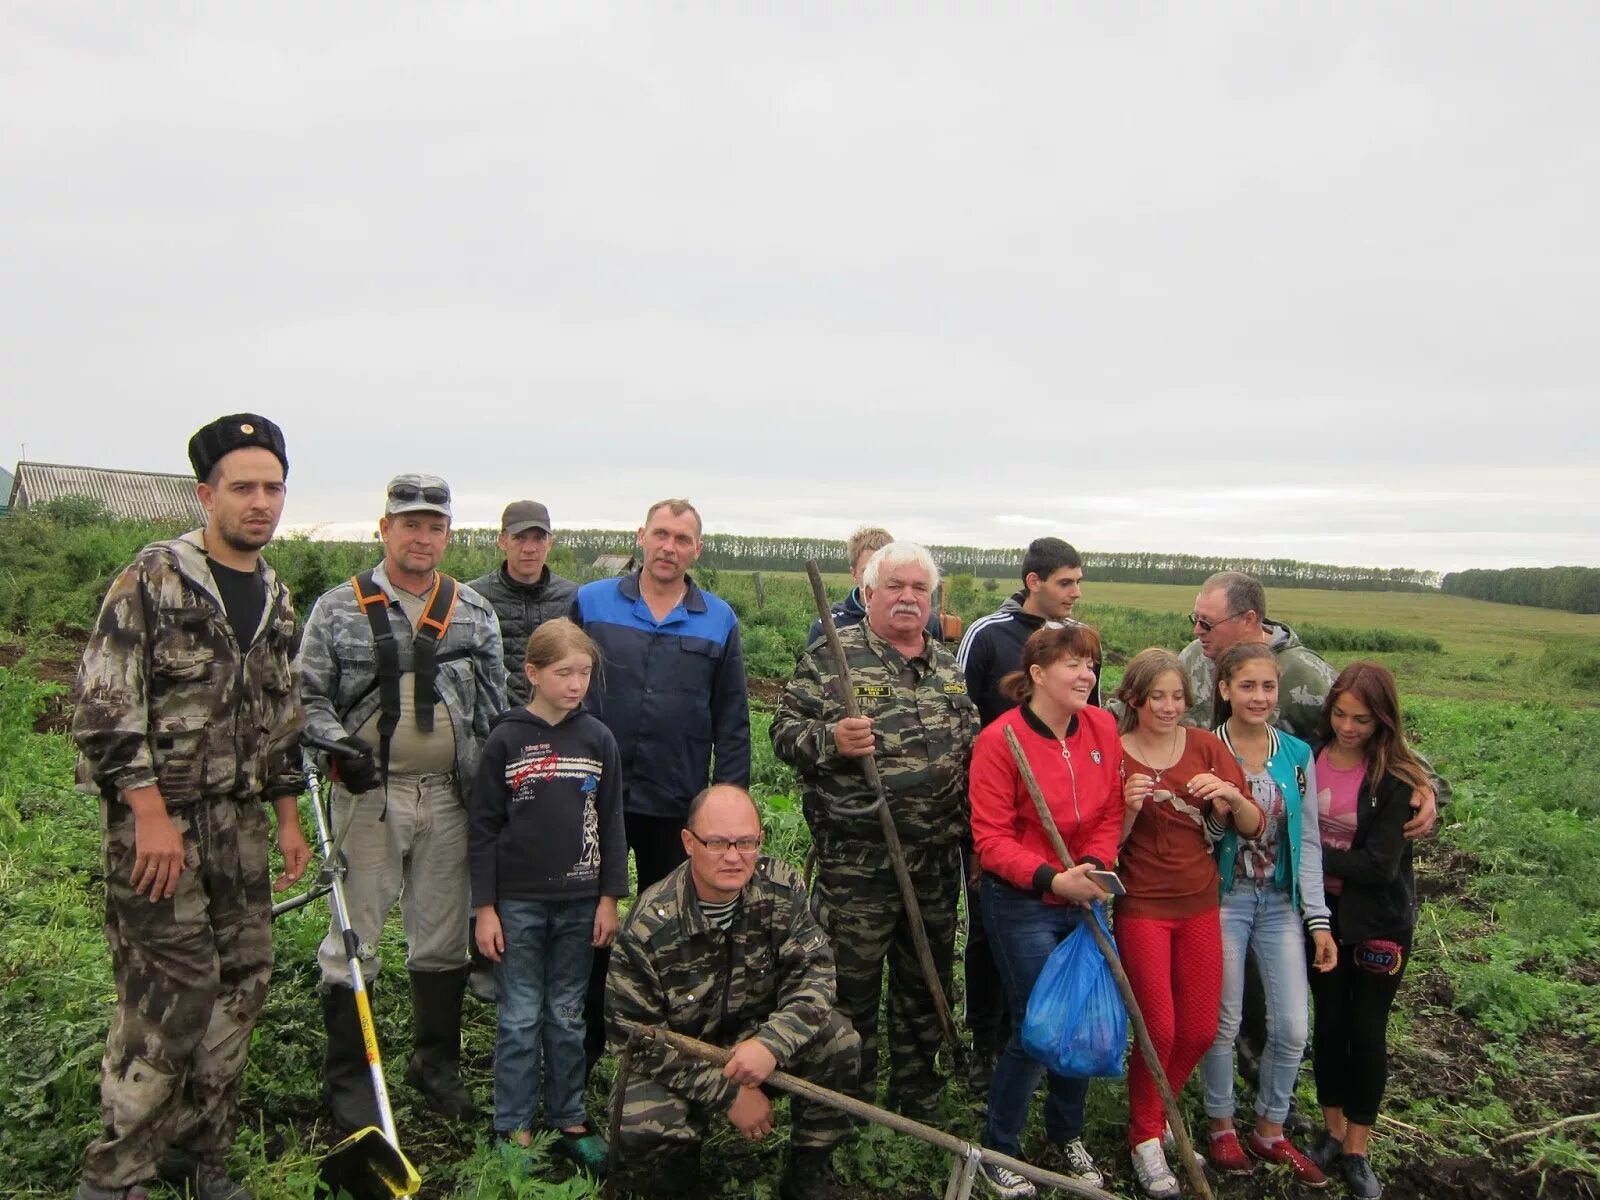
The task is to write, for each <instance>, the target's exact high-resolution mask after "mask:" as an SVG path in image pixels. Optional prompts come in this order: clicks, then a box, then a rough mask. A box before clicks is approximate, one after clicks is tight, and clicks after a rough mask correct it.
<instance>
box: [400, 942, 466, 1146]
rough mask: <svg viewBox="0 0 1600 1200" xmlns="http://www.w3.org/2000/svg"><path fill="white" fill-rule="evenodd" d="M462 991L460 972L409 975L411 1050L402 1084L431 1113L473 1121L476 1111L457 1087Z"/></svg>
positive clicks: (460, 1085) (459, 1085) (463, 979)
mask: <svg viewBox="0 0 1600 1200" xmlns="http://www.w3.org/2000/svg"><path fill="white" fill-rule="evenodd" d="M466 990H467V968H466V967H461V968H460V969H458V970H455V971H413V972H411V1006H412V1007H411V1027H412V1031H413V1035H414V1037H413V1040H414V1043H415V1050H414V1051H413V1053H412V1055H411V1061H410V1062H409V1063H407V1064H406V1082H407V1083H409V1084H410V1085H411V1086H412V1087H414V1088H416V1089H417V1091H419V1092H421V1093H422V1099H423V1101H424V1102H425V1103H426V1104H427V1106H428V1107H429V1108H431V1109H433V1111H434V1112H436V1113H438V1114H439V1115H440V1116H445V1117H452V1118H455V1119H456V1120H470V1119H471V1118H473V1117H476V1116H478V1106H477V1105H476V1104H475V1103H473V1100H472V1094H471V1093H470V1092H468V1091H467V1089H466V1086H465V1085H464V1084H463V1083H462V1082H461V998H462V996H463V995H465V994H466Z"/></svg>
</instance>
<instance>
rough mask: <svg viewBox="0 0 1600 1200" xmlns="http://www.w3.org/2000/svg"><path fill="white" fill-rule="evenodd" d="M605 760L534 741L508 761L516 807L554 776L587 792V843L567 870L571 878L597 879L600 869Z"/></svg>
mask: <svg viewBox="0 0 1600 1200" xmlns="http://www.w3.org/2000/svg"><path fill="white" fill-rule="evenodd" d="M600 771H601V763H600V760H599V759H598V758H584V757H581V756H577V755H568V756H567V757H565V758H563V757H562V756H561V755H559V754H557V753H556V752H555V750H554V749H553V748H552V747H551V745H550V743H549V742H530V743H529V744H528V745H526V746H524V747H523V748H522V750H521V752H520V753H518V754H517V756H516V757H515V758H513V759H510V760H509V761H508V762H507V763H506V791H507V793H508V796H509V800H510V804H509V805H508V807H509V808H510V809H512V810H515V809H516V807H517V806H518V805H519V804H521V803H522V802H523V801H525V800H532V799H534V797H535V795H536V793H537V790H538V785H539V784H540V783H542V782H544V781H547V780H551V779H575V780H578V781H580V782H579V783H578V790H579V791H580V792H582V793H583V842H582V845H581V846H580V848H579V850H578V857H577V860H576V861H575V862H574V863H573V864H572V868H571V870H569V871H568V872H567V878H569V879H593V878H594V877H595V876H596V875H597V874H598V873H599V870H600V809H599V808H598V807H597V806H596V803H595V800H596V798H597V796H598V794H599V791H600Z"/></svg>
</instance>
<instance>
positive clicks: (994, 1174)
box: [978, 1162, 1038, 1200]
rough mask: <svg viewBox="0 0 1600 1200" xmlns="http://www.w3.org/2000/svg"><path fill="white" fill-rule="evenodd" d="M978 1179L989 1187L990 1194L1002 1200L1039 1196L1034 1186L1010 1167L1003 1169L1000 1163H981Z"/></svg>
mask: <svg viewBox="0 0 1600 1200" xmlns="http://www.w3.org/2000/svg"><path fill="white" fill-rule="evenodd" d="M978 1178H979V1179H981V1180H983V1182H984V1183H986V1184H987V1185H988V1187H989V1191H990V1192H992V1193H993V1194H994V1195H996V1196H999V1197H1001V1200H1023V1198H1024V1197H1027V1196H1034V1195H1037V1194H1038V1193H1037V1191H1036V1190H1035V1188H1034V1186H1033V1184H1031V1183H1029V1182H1028V1181H1027V1180H1026V1179H1024V1178H1023V1177H1022V1176H1021V1175H1018V1174H1017V1173H1016V1172H1015V1171H1013V1170H1012V1169H1011V1168H1010V1167H1002V1166H1000V1165H999V1164H998V1163H992V1162H985V1163H980V1164H979V1165H978Z"/></svg>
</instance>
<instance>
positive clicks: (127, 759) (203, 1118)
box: [72, 532, 305, 1188]
mask: <svg viewBox="0 0 1600 1200" xmlns="http://www.w3.org/2000/svg"><path fill="white" fill-rule="evenodd" d="M260 570H261V571H262V573H263V575H264V577H265V580H266V587H267V602H266V607H265V609H264V611H263V615H262V619H261V624H260V625H259V626H258V627H257V630H256V635H255V638H254V640H253V641H252V642H251V644H250V646H249V647H248V649H246V650H243V651H241V648H240V646H239V644H238V641H237V640H236V638H235V636H234V633H233V629H232V627H231V626H230V625H229V623H228V618H227V614H226V611H225V609H224V607H223V603H222V598H221V595H220V594H219V593H218V591H217V587H216V584H215V582H214V581H213V579H212V575H211V571H210V569H209V568H208V567H207V565H206V556H205V543H204V540H203V539H202V536H201V534H200V533H198V532H195V533H190V534H186V535H185V536H184V537H182V538H179V539H177V540H174V541H170V542H157V543H155V544H154V545H152V546H148V547H146V548H145V549H144V550H143V551H142V552H141V553H140V555H139V557H138V558H137V559H135V560H134V562H133V564H132V565H131V566H129V567H128V568H127V569H126V570H125V571H123V572H122V574H121V575H119V576H118V577H117V579H116V581H115V582H114V583H113V584H112V585H111V590H110V591H109V592H108V593H107V594H106V599H105V603H104V605H103V606H102V607H101V610H100V617H99V620H98V622H97V623H96V625H95V630H94V633H93V635H92V636H91V638H90V640H89V645H88V647H87V648H86V650H85V651H84V656H83V664H82V666H81V668H80V669H79V674H78V687H77V693H76V703H77V707H76V711H75V713H74V716H73V722H72V732H73V736H74V737H75V738H76V739H77V743H78V748H79V750H80V752H81V757H80V759H79V767H78V778H79V783H80V785H81V786H82V787H84V788H85V790H88V791H93V792H95V793H97V794H99V796H100V797H101V803H100V813H101V849H102V855H103V859H104V865H105V879H106V937H107V939H108V940H109V941H110V943H111V960H112V969H113V971H114V973H115V976H116V983H117V1008H116V1013H115V1016H114V1017H113V1019H112V1023H111V1033H110V1036H109V1037H108V1038H107V1040H106V1051H105V1058H104V1059H103V1060H102V1063H101V1082H100V1102H101V1116H102V1120H103V1122H104V1131H103V1133H102V1135H101V1137H100V1138H99V1139H98V1140H96V1141H95V1142H94V1143H93V1144H91V1145H90V1147H89V1149H88V1151H87V1153H86V1155H85V1160H84V1174H85V1177H86V1178H87V1179H89V1180H91V1181H92V1182H94V1183H96V1184H98V1185H100V1186H102V1187H109V1188H114V1187H121V1186H125V1185H128V1184H132V1183H136V1182H139V1181H141V1180H144V1179H148V1178H151V1177H152V1176H154V1174H155V1169H156V1163H157V1160H158V1158H159V1156H160V1155H161V1154H162V1153H163V1152H164V1151H165V1150H166V1149H168V1148H169V1147H178V1148H182V1149H185V1150H188V1151H190V1152H192V1153H195V1154H197V1155H199V1156H201V1157H204V1158H208V1159H219V1158H220V1156H221V1155H222V1153H223V1152H224V1151H225V1150H226V1149H227V1148H228V1146H229V1145H230V1144H231V1143H232V1141H233V1132H234V1124H235V1118H236V1114H237V1107H238V1096H239V1081H240V1077H241V1075H242V1073H243V1071H244V1065H245V1056H246V1054H247V1052H248V1049H249V1044H250V1034H251V1031H252V1030H253V1029H254V1027H255V1022H256V1017H257V1016H258V1015H259V1013H260V1011H261V1005H262V1003H263V1002H264V1001H265V999H266V995H267V981H268V978H269V977H270V975H271V973H272V929H271V882H270V878H269V873H268V860H267V854H268V839H269V832H270V822H269V821H268V818H267V815H266V812H265V809H264V804H263V802H264V801H269V800H272V799H275V798H276V797H279V796H292V795H298V794H299V793H300V791H301V790H302V789H303V787H304V784H305V780H304V776H303V775H302V774H301V767H300V755H299V750H298V747H297V735H298V732H299V727H300V723H301V719H302V712H301V708H300V699H299V694H298V689H297V688H296V686H295V682H294V675H293V672H292V670H291V662H292V660H293V657H294V652H295V647H296V635H295V619H294V609H293V608H292V607H291V605H290V602H289V593H288V589H287V588H285V587H284V586H283V585H282V584H280V583H279V582H278V581H277V579H276V577H275V576H274V575H273V573H272V570H271V568H269V567H267V566H266V565H265V564H264V563H263V564H262V565H261V568H260ZM150 786H155V787H157V788H158V789H159V790H160V792H161V796H162V799H163V800H164V801H165V802H166V806H167V810H168V812H169V814H170V815H171V817H172V819H173V822H174V824H176V826H177V827H178V830H179V831H180V832H181V834H182V835H183V841H184V870H183V873H182V874H181V875H180V876H179V877H178V883H177V890H176V891H175V892H174V893H173V895H172V896H171V897H170V898H169V899H166V900H162V901H159V902H157V903H154V904H152V903H151V902H150V898H149V897H148V896H136V895H134V894H133V884H132V881H131V879H130V873H131V871H132V867H133V863H134V859H135V857H136V851H135V846H134V819H133V811H132V810H131V809H130V808H129V807H128V806H127V805H126V804H125V803H124V802H123V800H122V798H121V794H122V793H123V792H125V791H128V790H131V789H137V788H144V787H150Z"/></svg>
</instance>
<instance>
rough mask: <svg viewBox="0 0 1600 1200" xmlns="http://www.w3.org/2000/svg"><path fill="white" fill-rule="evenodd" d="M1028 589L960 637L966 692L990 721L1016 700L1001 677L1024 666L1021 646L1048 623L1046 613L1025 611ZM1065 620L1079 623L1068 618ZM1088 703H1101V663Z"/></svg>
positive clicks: (959, 655)
mask: <svg viewBox="0 0 1600 1200" xmlns="http://www.w3.org/2000/svg"><path fill="white" fill-rule="evenodd" d="M1027 596H1028V593H1027V592H1026V591H1021V592H1015V593H1013V594H1012V596H1011V598H1010V599H1008V600H1007V601H1006V602H1005V603H1004V604H1002V605H1001V606H1000V607H999V609H998V610H996V611H995V612H992V613H990V614H989V615H988V616H986V617H979V618H978V619H977V620H976V621H974V622H973V623H972V624H971V625H970V626H968V627H967V632H966V633H965V634H964V635H963V636H962V638H961V646H960V648H958V649H957V650H956V662H957V663H959V664H960V666H961V670H962V671H963V672H965V674H966V676H967V694H968V695H970V696H971V697H972V700H973V703H975V704H976V705H977V706H978V716H979V717H980V718H981V719H982V721H983V723H984V724H985V725H987V724H988V723H989V722H990V721H992V720H994V719H995V718H996V717H998V716H999V715H1000V714H1001V713H1006V712H1010V711H1011V710H1012V709H1013V708H1015V707H1016V706H1017V702H1016V701H1015V700H1012V699H1011V698H1010V697H1008V696H1006V695H1005V694H1004V693H1003V692H1001V690H1000V681H1001V680H1002V679H1004V678H1005V677H1006V676H1007V675H1009V674H1010V673H1011V672H1012V671H1018V670H1021V669H1022V647H1023V645H1024V644H1026V642H1027V640H1028V639H1029V638H1030V637H1032V636H1033V635H1034V633H1035V631H1037V630H1039V629H1042V628H1043V627H1044V625H1045V619H1044V618H1043V617H1036V616H1034V615H1033V614H1032V613H1030V612H1024V611H1023V609H1022V602H1023V601H1024V600H1025V599H1027ZM1061 623H1062V624H1073V625H1076V624H1079V623H1080V622H1077V621H1073V620H1072V619H1071V618H1068V620H1067V621H1065V622H1061ZM1089 703H1090V704H1093V705H1094V706H1095V707H1096V708H1099V707H1100V664H1099V663H1095V665H1094V692H1093V693H1092V694H1091V695H1090V696H1089Z"/></svg>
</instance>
